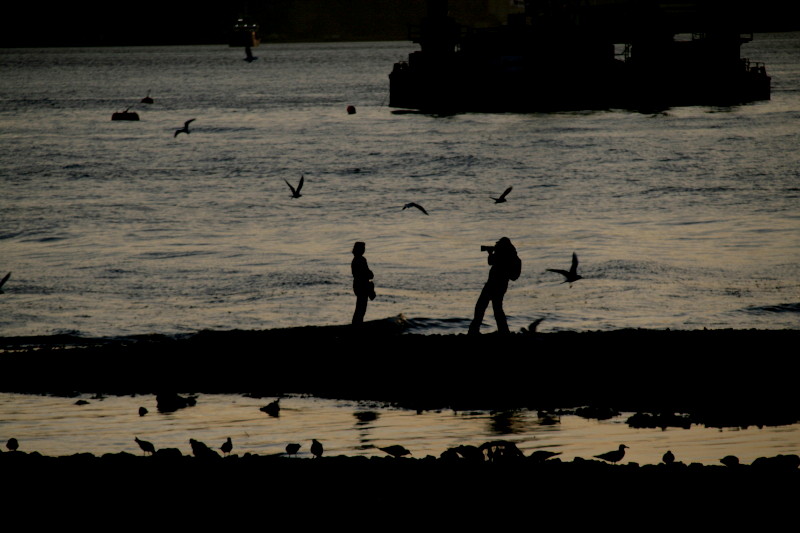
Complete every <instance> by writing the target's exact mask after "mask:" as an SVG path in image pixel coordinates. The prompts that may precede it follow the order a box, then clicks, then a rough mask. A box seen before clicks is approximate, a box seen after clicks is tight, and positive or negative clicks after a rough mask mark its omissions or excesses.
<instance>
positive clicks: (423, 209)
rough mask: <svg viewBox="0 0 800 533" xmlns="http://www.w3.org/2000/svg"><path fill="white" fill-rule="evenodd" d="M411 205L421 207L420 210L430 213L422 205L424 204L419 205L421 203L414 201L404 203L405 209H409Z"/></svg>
mask: <svg viewBox="0 0 800 533" xmlns="http://www.w3.org/2000/svg"><path fill="white" fill-rule="evenodd" d="M409 207H416V208H417V209H419V210H420V211H422V212H423V213H425V214H426V215H427V214H428V212H427V211H425V208H424V207H422V206H421V205H419V204H415V203H414V202H408V203H407V204H406V205H404V206H403V209H404V210H405V209H408V208H409Z"/></svg>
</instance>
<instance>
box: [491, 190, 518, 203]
mask: <svg viewBox="0 0 800 533" xmlns="http://www.w3.org/2000/svg"><path fill="white" fill-rule="evenodd" d="M513 188H514V187H509V188H508V189H506V190H505V191H503V194H501V195H500V198H495V197H493V196H490V197H489V198H491V199H492V200H494V203H496V204H502V203H503V202H505V201H506V196H508V193H510V192H511V189H513Z"/></svg>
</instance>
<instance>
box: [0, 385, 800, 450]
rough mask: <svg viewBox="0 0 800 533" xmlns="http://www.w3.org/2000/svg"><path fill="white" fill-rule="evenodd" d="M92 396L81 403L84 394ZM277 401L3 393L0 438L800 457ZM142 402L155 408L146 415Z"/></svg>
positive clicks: (699, 435) (51, 445)
mask: <svg viewBox="0 0 800 533" xmlns="http://www.w3.org/2000/svg"><path fill="white" fill-rule="evenodd" d="M79 399H82V400H85V401H88V403H87V404H85V405H76V402H77V401H78V400H79ZM273 400H274V398H261V399H258V398H247V397H243V396H239V395H205V394H204V395H200V396H199V397H198V400H197V404H196V405H195V406H194V407H189V408H186V409H181V410H178V411H176V412H173V413H159V412H158V411H157V409H156V400H155V396H153V395H140V396H109V397H105V398H104V399H92V398H90V397H89V396H84V397H82V398H58V397H51V396H35V395H22V394H6V393H3V394H0V440H2V442H5V441H6V440H7V439H8V438H10V437H16V438H17V439H18V440H19V441H20V449H21V450H22V451H25V452H32V451H38V452H39V453H42V454H44V455H53V456H62V455H72V454H75V453H84V452H88V453H92V454H95V455H102V454H105V453H118V452H129V453H133V454H140V453H141V451H140V450H139V448H138V446H137V445H136V443H135V442H134V440H133V438H134V437H135V436H138V437H139V438H140V439H144V440H149V441H151V442H153V443H154V444H155V446H156V448H178V449H179V450H180V451H181V452H182V453H184V454H190V453H191V447H190V446H189V439H190V438H194V439H197V440H200V441H203V442H205V443H206V444H208V445H209V446H211V447H212V448H214V449H217V450H218V449H219V447H220V446H221V445H222V443H223V442H224V441H225V439H226V438H227V437H231V439H232V440H233V453H234V454H239V455H242V454H245V453H248V452H249V453H254V454H259V455H269V454H278V453H283V452H284V450H285V446H286V444H288V443H290V442H297V443H300V444H301V445H302V447H301V449H300V452H299V453H298V455H297V457H301V458H302V457H306V458H307V457H311V455H310V453H309V446H310V443H311V439H312V438H315V439H317V440H319V441H321V442H322V443H323V445H324V446H325V455H348V456H353V455H364V456H372V455H384V454H383V452H381V451H380V450H379V449H378V448H379V447H384V446H388V445H391V444H402V445H403V446H405V447H406V448H408V449H409V450H411V452H412V456H413V457H417V458H422V457H425V456H427V455H432V456H435V457H438V456H439V454H441V453H442V452H443V451H444V450H446V449H447V448H449V447H453V446H458V445H461V444H473V445H480V444H482V443H484V442H487V441H490V440H495V439H505V440H510V441H513V442H515V443H516V444H517V446H518V447H519V448H520V449H521V450H522V451H523V452H524V453H525V454H526V455H529V454H530V453H531V452H533V451H534V450H537V449H548V450H552V451H560V452H562V454H561V456H560V457H561V458H562V459H563V460H566V461H571V460H573V459H574V458H576V457H582V458H586V459H588V458H591V457H593V456H594V455H597V454H599V453H603V452H606V451H610V450H613V449H616V448H617V447H618V446H619V444H622V443H624V444H626V445H627V446H629V449H628V450H627V451H626V456H625V459H624V460H623V462H628V461H633V462H637V463H639V464H655V463H658V462H660V461H661V456H662V455H663V454H664V452H666V451H667V450H671V451H672V452H673V453H674V454H675V456H676V458H677V460H679V461H683V462H685V463H691V462H699V463H703V464H718V463H719V459H720V458H721V457H723V456H725V455H736V456H738V457H739V458H740V460H741V461H742V462H743V463H750V462H752V461H753V460H754V459H756V458H757V457H760V456H774V455H778V454H790V453H794V454H800V425H797V424H795V425H791V426H780V427H764V428H761V429H759V428H755V427H751V428H748V429H735V428H734V429H714V428H705V427H701V426H693V427H692V428H691V429H689V430H685V429H676V428H668V429H666V430H663V431H662V430H661V429H633V428H631V427H629V426H628V425H627V424H626V423H625V420H626V418H627V415H622V416H620V417H616V418H614V419H611V420H604V421H598V420H591V419H584V418H581V417H577V416H561V417H560V418H555V419H546V418H540V416H539V415H538V414H537V412H536V411H529V410H519V411H513V412H499V413H492V412H488V411H472V412H454V411H452V410H442V411H424V412H421V413H417V412H415V411H410V410H405V409H397V408H392V407H390V406H385V405H380V404H370V403H364V402H351V401H339V400H328V399H320V398H313V397H304V396H299V395H297V396H287V397H283V398H282V399H281V401H280V405H281V410H280V415H279V416H278V417H272V416H269V415H267V414H265V413H264V412H262V411H260V410H259V408H260V407H263V406H264V405H266V404H268V403H270V402H271V401H273ZM140 406H144V407H146V408H147V409H148V411H149V413H148V414H147V415H145V416H139V414H138V409H139V407H140Z"/></svg>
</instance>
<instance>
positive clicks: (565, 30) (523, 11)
mask: <svg viewBox="0 0 800 533" xmlns="http://www.w3.org/2000/svg"><path fill="white" fill-rule="evenodd" d="M633 3H635V2H632V4H633ZM516 4H517V5H518V6H519V7H516V8H514V9H515V12H513V13H511V14H509V15H508V22H507V24H505V25H502V26H497V27H493V28H466V27H462V26H460V25H459V24H458V23H457V22H456V21H455V19H454V18H452V17H450V16H448V11H447V0H428V16H427V17H426V18H425V19H424V20H423V23H421V24H420V26H419V28H418V29H415V30H413V31H412V33H411V35H410V37H411V39H412V40H413V41H414V42H416V43H419V44H420V47H421V49H420V50H418V51H415V52H412V53H411V54H409V56H408V61H401V62H398V63H395V65H394V68H393V70H392V72H391V73H390V74H389V106H390V107H396V108H406V109H416V110H421V111H425V112H435V113H450V112H464V111H488V112H509V111H514V112H530V111H565V110H579V109H613V108H622V109H643V110H656V109H664V108H667V107H674V106H686V105H735V104H740V103H746V102H753V101H757V100H769V98H770V89H771V87H770V77H769V76H768V75H767V72H766V67H765V66H764V65H763V64H761V63H756V62H751V61H750V60H749V59H747V58H743V57H741V55H740V52H741V50H740V48H741V45H742V44H745V43H747V42H750V41H751V40H752V38H753V35H752V33H751V34H743V33H740V32H739V31H738V26H737V25H736V24H734V23H733V22H730V23H728V22H725V17H721V16H720V17H719V18H720V19H721V20H715V19H713V18H707V17H704V16H703V15H704V12H703V8H702V6H701V5H700V4H702V3H701V2H694V4H697V5H694V6H692V7H691V8H690V7H687V8H686V11H685V12H683V11H681V12H680V13H671V12H670V11H669V8H667V7H663V8H660V7H659V8H654V10H653V12H652V13H651V12H650V11H649V10H641V12H640V11H636V10H633V9H631V14H629V16H624V17H623V16H620V14H621V13H622V11H623V10H624V9H628V8H624V9H621V5H620V4H618V3H615V2H517V3H516ZM551 4H552V5H551ZM578 4H580V7H578ZM648 4H649V2H648ZM687 4H692V3H691V2H690V3H687ZM543 5H548V6H550V7H548V8H544V7H543ZM654 5H655V6H659V5H662V6H672V5H673V4H670V3H659V2H655V3H654ZM675 5H677V4H675ZM681 6H683V4H681ZM720 15H721V13H720ZM689 32H691V34H689ZM690 35H691V38H690V37H689V36H690ZM623 46H624V48H623Z"/></svg>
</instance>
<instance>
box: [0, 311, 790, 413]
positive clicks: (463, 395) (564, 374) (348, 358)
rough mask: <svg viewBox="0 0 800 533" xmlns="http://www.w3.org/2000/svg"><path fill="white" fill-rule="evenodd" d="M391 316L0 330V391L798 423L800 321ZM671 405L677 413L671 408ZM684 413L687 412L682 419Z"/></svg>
mask: <svg viewBox="0 0 800 533" xmlns="http://www.w3.org/2000/svg"><path fill="white" fill-rule="evenodd" d="M403 329H404V324H403V323H402V322H401V321H398V320H393V319H386V320H379V321H373V322H370V323H368V324H366V325H365V327H362V328H360V329H354V328H352V327H350V326H308V327H299V328H287V329H274V330H250V331H245V330H233V331H200V332H198V333H195V334H192V335H185V336H180V337H168V336H163V335H145V336H139V337H130V338H124V339H87V338H81V337H72V336H50V337H48V336H45V337H0V370H1V372H0V391H4V392H24V393H35V394H62V395H70V394H76V393H103V394H133V393H142V394H144V393H153V394H156V393H159V392H165V391H168V392H182V393H190V392H196V393H241V394H260V395H265V396H266V395H274V396H277V395H280V394H284V393H302V394H311V395H316V396H321V397H329V398H338V399H352V400H372V401H379V402H386V403H392V404H395V405H398V406H402V407H407V408H412V409H440V408H452V409H457V410H465V409H494V410H499V409H515V408H530V409H545V410H557V409H575V408H579V407H587V406H588V407H591V408H593V409H596V410H597V411H598V412H603V411H614V410H616V411H623V412H635V413H641V414H643V415H647V416H643V417H640V419H639V423H642V424H652V425H653V426H655V427H660V426H662V425H675V424H682V423H686V422H687V421H688V422H690V423H697V424H705V425H707V426H712V427H724V426H733V427H735V426H742V427H746V426H751V425H756V426H763V425H783V424H792V423H795V422H798V421H800V403H798V402H797V401H796V394H795V391H796V388H797V382H796V375H795V374H794V372H793V371H792V365H793V363H794V358H795V357H796V356H794V355H793V353H792V347H796V346H800V330H731V329H724V330H680V331H672V330H647V329H623V330H615V331H606V332H554V333H533V334H526V333H516V334H512V335H508V336H498V335H496V334H488V335H480V336H477V337H476V336H468V335H461V334H459V335H416V334H408V333H405V334H403V333H402V332H403ZM676 414H681V415H684V416H683V417H679V418H675V416H674V415H676ZM686 417H689V418H688V419H687V418H686Z"/></svg>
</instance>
